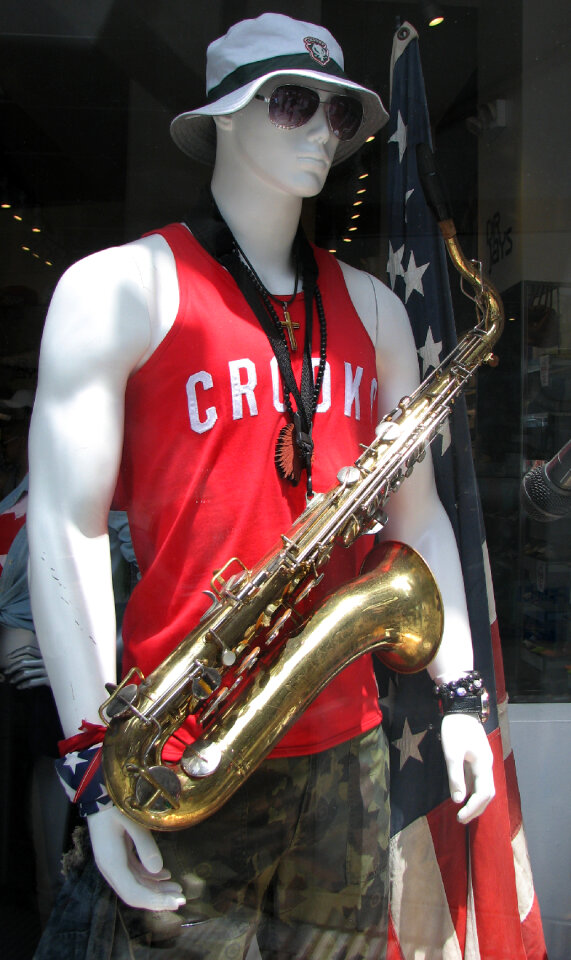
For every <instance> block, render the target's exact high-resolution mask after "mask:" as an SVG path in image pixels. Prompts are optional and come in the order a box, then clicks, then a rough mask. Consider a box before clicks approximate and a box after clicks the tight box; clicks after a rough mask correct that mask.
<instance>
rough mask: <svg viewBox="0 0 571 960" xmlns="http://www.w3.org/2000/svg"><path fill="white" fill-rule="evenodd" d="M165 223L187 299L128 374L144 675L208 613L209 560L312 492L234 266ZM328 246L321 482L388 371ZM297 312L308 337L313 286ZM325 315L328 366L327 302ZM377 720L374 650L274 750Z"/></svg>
mask: <svg viewBox="0 0 571 960" xmlns="http://www.w3.org/2000/svg"><path fill="white" fill-rule="evenodd" d="M158 232H159V233H160V234H161V236H163V237H164V239H165V240H166V241H167V243H168V244H169V246H170V248H171V250H172V251H173V254H174V257H175V261H176V267H177V273H178V282H179V291H180V305H179V310H178V314H177V317H176V320H175V322H174V324H173V326H172V328H171V330H170V331H169V333H168V334H167V336H166V337H165V338H164V340H163V341H162V342H161V344H160V345H159V346H158V347H157V349H156V350H155V352H154V353H153V355H152V356H151V357H150V359H149V360H148V361H147V363H146V364H145V365H144V366H143V367H142V368H141V369H140V370H139V371H137V372H136V373H135V374H134V375H133V376H132V377H131V378H130V380H129V383H128V385H127V391H126V407H125V439H124V449H123V459H122V466H121V474H120V481H119V486H118V495H117V499H118V501H119V504H120V505H121V506H123V507H124V508H125V509H127V511H128V514H129V522H130V527H131V535H132V538H133V545H134V548H135V552H136V556H137V560H138V562H139V566H140V569H141V574H142V579H141V581H140V582H139V583H138V584H137V586H136V587H135V590H134V592H133V594H132V596H131V599H130V601H129V604H128V606H127V611H126V614H125V618H124V621H123V642H124V664H123V665H124V670H125V671H127V670H128V669H129V668H130V667H132V666H138V667H139V668H140V669H141V670H142V671H143V673H144V674H145V675H148V674H149V673H150V672H151V670H153V669H154V668H155V667H156V666H157V665H158V664H159V663H160V662H161V661H162V660H163V659H164V658H165V656H166V655H167V654H168V653H170V651H171V650H172V649H173V648H174V647H175V645H176V644H177V643H179V642H180V641H181V640H182V639H183V638H184V637H185V636H186V635H187V634H188V633H189V632H190V630H191V629H192V628H193V627H194V626H196V624H197V623H198V621H199V619H200V617H201V616H202V614H203V613H204V611H205V610H206V608H207V607H208V605H209V602H208V600H207V599H206V597H205V596H204V594H203V591H204V590H207V589H208V588H209V585H210V580H211V577H212V572H213V571H214V570H218V569H220V568H221V567H222V566H224V564H225V563H226V562H227V561H228V560H229V559H230V558H231V557H233V556H237V557H239V558H240V559H241V560H242V562H243V563H244V564H245V565H246V566H247V567H251V566H252V565H253V564H254V563H255V562H256V561H257V560H259V559H260V558H261V557H262V556H263V555H264V554H265V553H267V552H268V551H269V550H271V549H274V548H275V546H276V543H277V542H278V541H279V537H280V535H281V534H282V533H284V532H285V531H286V530H288V529H289V527H290V526H291V524H292V522H293V521H294V520H295V519H296V518H297V517H298V516H299V514H300V513H301V512H302V511H303V509H304V507H305V486H304V483H303V479H302V481H301V482H300V484H299V486H297V487H292V486H291V484H289V483H288V482H286V481H284V480H282V479H281V478H280V477H279V476H278V474H277V472H276V469H275V467H274V462H273V461H274V448H275V443H276V438H277V436H278V433H279V431H280V429H281V428H282V427H283V426H284V424H285V423H286V422H287V420H286V415H285V414H284V411H283V403H282V393H281V385H280V378H279V372H278V368H277V364H276V360H275V358H274V355H273V351H272V348H271V346H270V344H269V342H268V340H267V337H266V335H265V333H264V332H263V330H262V329H261V327H260V324H259V322H258V320H257V319H256V318H255V316H254V315H253V313H252V312H251V311H250V309H249V308H248V307H247V305H246V303H245V301H244V298H243V295H242V294H241V293H240V291H239V289H238V287H237V285H236V283H235V281H234V280H233V279H232V277H231V276H230V275H229V274H228V272H227V271H226V270H225V269H224V268H223V267H221V266H220V264H218V263H217V261H216V260H214V259H213V258H212V257H211V256H210V255H209V254H208V253H207V252H206V251H205V250H204V249H203V248H202V247H201V246H200V245H199V243H198V242H197V241H196V240H195V239H194V237H193V236H192V235H191V234H190V232H189V231H188V230H187V228H186V227H185V226H183V225H182V224H171V225H170V226H169V227H166V228H165V229H163V230H160V231H158ZM315 254H316V259H317V262H318V266H319V288H320V291H321V293H322V298H323V304H324V308H325V315H326V318H327V367H326V371H325V376H324V381H323V386H322V390H321V394H320V397H319V402H318V406H317V410H316V413H315V418H314V429H313V438H314V443H315V456H314V464H313V484H314V489H315V491H324V490H327V489H329V488H330V487H331V486H333V485H334V484H335V482H336V476H337V472H338V470H339V468H340V467H341V466H343V465H345V464H350V463H352V462H353V461H354V460H355V459H356V457H357V456H358V455H359V443H369V442H370V441H371V439H372V436H373V430H374V423H375V422H376V418H375V416H374V413H372V411H376V394H377V382H376V367H375V352H374V348H373V344H372V343H371V340H370V337H369V336H368V334H367V332H366V330H365V329H364V327H363V324H362V323H361V321H360V319H359V317H358V316H357V314H356V311H355V309H354V307H353V304H352V302H351V300H350V298H349V295H348V292H347V288H346V286H345V282H344V280H343V275H342V273H341V270H340V268H339V265H338V264H337V262H336V261H335V259H334V258H333V257H332V256H331V255H330V254H327V253H325V252H324V251H320V250H316V251H315ZM290 315H291V318H292V321H294V322H295V323H299V324H300V327H299V332H298V331H296V338H297V339H298V342H299V343H300V344H303V338H304V326H305V317H304V303H303V294H302V295H300V296H299V297H298V298H296V301H295V302H294V303H293V304H292V305H291V307H290ZM313 322H314V329H313V345H314V347H313V353H314V355H315V357H314V363H315V365H317V364H318V362H319V342H320V338H319V325H318V320H317V315H316V312H315V311H314V318H313ZM316 345H317V346H316ZM301 359H302V349H301V348H298V350H297V352H296V353H293V354H292V366H293V370H294V374H295V376H296V379H297V381H298V383H299V378H300V373H301ZM369 545H370V544H369V538H368V537H363V538H361V540H359V541H358V543H357V544H356V545H355V547H353V548H351V549H349V550H342V549H340V550H339V551H338V552H335V553H334V556H333V558H332V560H331V561H330V562H329V563H328V564H327V566H326V567H325V577H324V580H323V582H322V584H321V585H320V587H319V588H318V589H319V590H320V591H321V593H322V594H323V595H325V593H329V592H330V591H331V590H332V589H333V588H334V587H335V586H336V585H338V584H340V583H342V582H346V581H347V580H349V579H351V578H352V577H353V576H355V575H356V574H357V573H358V570H359V567H360V564H361V561H362V559H363V556H364V555H365V553H366V552H367V548H368V547H369ZM316 592H317V591H316ZM311 596H312V598H313V597H314V594H312V595H311ZM315 600H316V601H317V600H318V597H315ZM380 719H381V714H380V709H379V705H378V694H377V687H376V682H375V677H374V672H373V667H372V662H371V658H370V656H369V655H366V656H364V657H361V658H360V659H359V660H357V661H356V662H355V663H353V664H351V665H350V666H349V667H347V668H346V669H345V670H344V671H342V673H341V674H340V675H339V676H338V677H336V678H335V679H334V680H333V681H332V682H331V683H330V684H329V686H328V687H327V688H326V689H325V690H324V691H323V692H322V693H321V694H320V695H319V696H318V697H317V698H316V700H315V701H314V702H313V704H311V705H310V707H309V708H308V709H307V710H306V711H305V713H304V714H303V715H302V716H301V717H300V718H299V719H298V720H297V721H296V723H295V724H294V725H293V727H292V728H291V729H290V730H289V731H288V732H287V733H286V735H285V736H284V738H283V739H282V740H281V742H280V743H279V744H278V746H277V747H276V749H275V750H274V754H273V755H276V756H288V755H297V754H304V753H313V752H317V751H319V750H322V749H325V748H327V747H329V746H333V745H335V744H337V743H341V742H343V741H344V740H346V739H349V738H350V737H352V736H355V735H357V734H359V733H362V732H365V731H366V730H369V729H371V728H372V727H374V726H376V725H377V724H378V723H379V722H380ZM180 732H181V733H182V732H183V731H180ZM169 759H175V757H174V756H170V757H169Z"/></svg>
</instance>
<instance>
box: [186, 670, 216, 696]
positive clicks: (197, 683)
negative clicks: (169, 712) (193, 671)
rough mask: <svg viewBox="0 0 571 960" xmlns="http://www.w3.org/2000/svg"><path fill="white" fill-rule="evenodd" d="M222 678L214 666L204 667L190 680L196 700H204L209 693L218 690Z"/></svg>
mask: <svg viewBox="0 0 571 960" xmlns="http://www.w3.org/2000/svg"><path fill="white" fill-rule="evenodd" d="M221 682H222V678H221V676H220V674H219V673H218V670H215V669H214V667H205V669H204V670H203V671H202V672H201V673H200V675H199V676H198V677H195V678H194V680H193V681H192V695H193V696H194V697H196V699H197V700H206V699H207V698H208V697H209V696H210V694H211V693H214V691H215V690H218V687H219V686H220V684H221Z"/></svg>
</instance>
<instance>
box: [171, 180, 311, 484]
mask: <svg viewBox="0 0 571 960" xmlns="http://www.w3.org/2000/svg"><path fill="white" fill-rule="evenodd" d="M186 223H187V225H188V226H189V229H190V230H191V232H192V233H193V235H194V236H195V237H196V239H197V240H198V242H199V243H200V244H201V245H202V246H203V247H204V248H205V249H206V250H207V252H208V253H210V254H211V256H213V257H214V258H215V259H216V260H217V261H218V262H219V263H220V264H221V266H223V267H225V268H226V269H227V270H228V272H229V273H230V274H231V275H232V277H233V278H234V280H235V281H236V284H237V285H238V287H239V289H240V291H241V292H242V294H243V295H244V298H245V299H246V301H247V303H248V305H249V306H250V308H251V309H252V311H253V312H254V314H255V316H256V317H257V319H258V321H259V323H260V325H261V327H262V329H263V330H264V332H265V334H266V336H267V337H268V340H269V342H270V344H271V347H272V349H273V351H274V355H275V357H276V360H277V364H278V368H279V371H280V377H281V380H282V387H283V396H284V406H285V409H286V412H287V415H288V417H289V421H290V422H289V423H288V424H286V426H285V427H282V429H281V430H280V432H279V434H278V438H277V441H276V451H275V456H274V461H275V464H276V468H277V471H278V473H279V474H280V476H281V477H283V478H284V479H285V480H287V481H289V482H290V483H291V484H292V485H293V486H297V484H298V483H299V481H300V478H301V474H302V472H303V470H305V472H306V478H307V496H308V498H311V497H312V496H313V488H312V482H311V465H312V459H313V440H312V436H311V434H312V425H313V417H314V414H315V410H316V408H317V402H318V399H319V394H320V391H321V386H322V383H323V376H324V373H325V364H326V355H327V324H326V319H325V311H324V308H323V301H322V298H321V293H320V291H319V287H318V285H317V273H318V268H317V263H316V261H315V256H314V254H313V250H312V248H311V246H310V244H309V243H308V241H307V238H306V236H305V234H304V233H303V230H302V229H301V225H300V227H299V228H298V231H297V234H296V237H295V241H294V247H293V253H294V257H295V264H296V282H295V290H294V296H293V297H292V299H291V300H290V301H289V302H288V301H282V300H280V299H278V298H273V297H272V294H271V293H270V292H269V290H268V289H267V288H266V287H265V285H264V284H263V283H262V280H261V279H260V277H259V276H258V274H257V273H256V271H255V269H254V267H253V266H252V264H251V263H250V261H249V260H248V258H247V256H246V254H245V253H244V251H243V250H242V249H241V248H240V247H239V245H238V243H237V241H236V239H235V238H234V236H233V235H232V233H231V231H230V229H229V227H228V225H227V224H226V222H225V220H224V219H223V218H222V215H221V214H220V211H219V210H218V207H217V206H216V203H215V201H214V197H213V196H212V193H211V192H210V191H208V194H207V196H206V198H205V199H204V198H203V199H202V201H201V203H200V204H199V206H198V207H197V208H196V209H195V210H194V211H193V213H192V214H191V215H190V216H189V217H187V218H186ZM300 272H301V281H302V289H303V295H304V303H305V338H304V349H303V360H302V373H301V382H300V385H299V387H298V385H297V383H296V380H295V377H294V374H293V369H292V365H291V358H290V353H289V348H288V343H287V341H286V330H287V332H288V336H289V338H290V344H291V346H292V349H294V347H293V343H292V342H291V338H292V336H293V327H292V324H291V319H290V318H289V312H287V310H288V307H289V306H291V304H292V303H293V300H294V299H295V296H296V295H297V285H298V279H299V273H300ZM272 299H275V300H276V301H277V302H278V303H279V304H280V305H281V306H282V309H283V310H284V321H285V322H284V321H281V320H280V319H279V317H278V315H277V312H276V309H275V307H274V305H273V303H272ZM314 299H315V304H316V307H317V317H318V321H319V331H320V347H319V366H318V369H317V375H316V377H315V380H314V377H313V364H312V357H311V340H312V328H313V300H314ZM284 304H285V307H284ZM286 312H287V316H286V315H285V314H286ZM288 320H289V323H288ZM293 342H294V343H295V338H294V340H293ZM292 397H293V401H294V402H295V408H294V402H292Z"/></svg>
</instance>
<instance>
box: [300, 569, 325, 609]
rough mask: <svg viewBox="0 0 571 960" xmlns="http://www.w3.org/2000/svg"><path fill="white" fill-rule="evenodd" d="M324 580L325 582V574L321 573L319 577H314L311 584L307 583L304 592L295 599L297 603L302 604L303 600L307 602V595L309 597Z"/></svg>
mask: <svg viewBox="0 0 571 960" xmlns="http://www.w3.org/2000/svg"><path fill="white" fill-rule="evenodd" d="M322 580H323V574H322V573H320V574H319V576H317V577H312V579H311V580H310V581H309V583H306V585H305V587H304V588H303V590H302V591H301V593H299V594H298V595H297V597H296V598H295V599H296V603H301V601H302V600H305V598H306V597H307V595H308V594H309V593H311V591H312V590H313V588H314V587H316V586H317V584H318V583H321V581H322Z"/></svg>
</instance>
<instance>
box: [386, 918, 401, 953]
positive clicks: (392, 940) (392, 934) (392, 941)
mask: <svg viewBox="0 0 571 960" xmlns="http://www.w3.org/2000/svg"><path fill="white" fill-rule="evenodd" d="M386 960H404V956H403V954H402V951H401V948H400V946H399V942H398V937H397V933H396V930H395V926H394V923H393V918H392V914H391V911H390V907H389V934H388V942H387V957H386Z"/></svg>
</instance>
